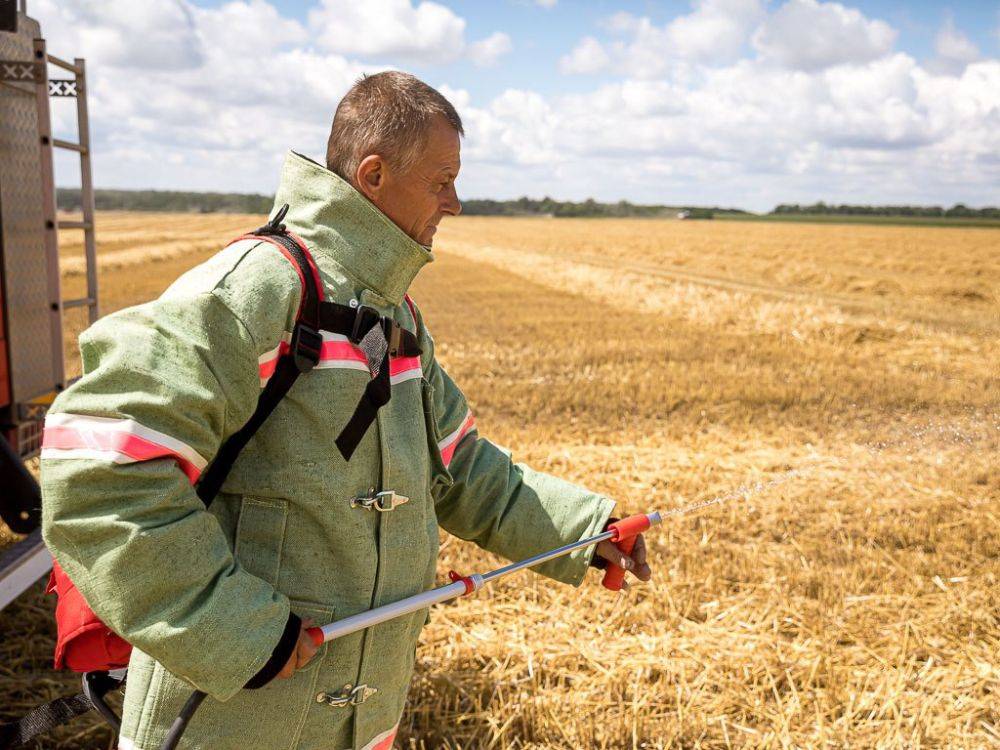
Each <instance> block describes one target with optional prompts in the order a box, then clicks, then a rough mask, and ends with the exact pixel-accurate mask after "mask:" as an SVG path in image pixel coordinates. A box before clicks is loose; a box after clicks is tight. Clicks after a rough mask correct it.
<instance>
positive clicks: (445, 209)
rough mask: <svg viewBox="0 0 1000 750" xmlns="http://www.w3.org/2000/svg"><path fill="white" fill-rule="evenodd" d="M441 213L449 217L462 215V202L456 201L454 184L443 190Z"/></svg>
mask: <svg viewBox="0 0 1000 750" xmlns="http://www.w3.org/2000/svg"><path fill="white" fill-rule="evenodd" d="M441 212H442V213H446V214H448V215H450V216H458V215H459V214H460V213H462V202H461V201H460V200H459V199H458V191H456V190H455V183H451V184H450V185H449V186H448V188H447V189H446V190H445V194H444V199H443V200H442V202H441Z"/></svg>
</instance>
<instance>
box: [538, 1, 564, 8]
mask: <svg viewBox="0 0 1000 750" xmlns="http://www.w3.org/2000/svg"><path fill="white" fill-rule="evenodd" d="M558 2H559V0H535V4H536V5H539V6H541V7H543V8H554V7H556V3H558Z"/></svg>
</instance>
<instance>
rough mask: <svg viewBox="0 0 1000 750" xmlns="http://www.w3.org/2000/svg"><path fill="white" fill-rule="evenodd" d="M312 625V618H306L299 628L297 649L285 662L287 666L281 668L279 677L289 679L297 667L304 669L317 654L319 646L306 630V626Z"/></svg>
mask: <svg viewBox="0 0 1000 750" xmlns="http://www.w3.org/2000/svg"><path fill="white" fill-rule="evenodd" d="M310 627H312V620H309V619H306V620H303V621H302V625H301V626H300V628H299V640H298V641H297V642H296V644H295V650H294V651H292V655H291V656H290V657H288V661H287V662H285V666H284V667H282V668H281V671H280V672H278V675H277V676H278V678H279V679H282V680H287V679H288V678H289V677H291V676H292V675H293V674H295V671H296V670H297V669H302V668H303V667H304V666H305V665H306V664H308V663H309V660H310V659H312V658H313V656H315V655H316V652H317V651H318V650H319V647H318V646H317V645H316V644H315V643H313V639H312V638H311V637H310V636H309V634H308V633H307V632H306V628H310Z"/></svg>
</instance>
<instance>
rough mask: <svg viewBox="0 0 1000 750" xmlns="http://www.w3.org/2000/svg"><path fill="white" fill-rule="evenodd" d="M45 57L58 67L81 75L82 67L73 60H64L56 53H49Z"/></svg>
mask: <svg viewBox="0 0 1000 750" xmlns="http://www.w3.org/2000/svg"><path fill="white" fill-rule="evenodd" d="M45 59H46V60H48V61H49V62H50V63H52V64H53V65H55V66H56V67H57V68H62V69H63V70H68V71H69V72H70V73H76V74H77V75H80V68H79V67H77V66H76V65H74V64H73V63H71V62H66V61H65V60H62V59H60V58H58V57H56V56H55V55H48V54H47V55H45Z"/></svg>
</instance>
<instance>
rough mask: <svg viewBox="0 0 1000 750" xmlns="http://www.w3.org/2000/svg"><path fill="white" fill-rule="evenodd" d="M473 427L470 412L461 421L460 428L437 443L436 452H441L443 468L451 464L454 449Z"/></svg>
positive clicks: (474, 425) (473, 422) (474, 422)
mask: <svg viewBox="0 0 1000 750" xmlns="http://www.w3.org/2000/svg"><path fill="white" fill-rule="evenodd" d="M475 427H476V420H475V418H474V417H473V416H472V411H471V410H470V411H468V412H467V413H466V415H465V419H463V420H462V424H461V426H460V427H459V428H458V429H457V430H455V431H454V432H453V433H451V434H450V435H448V436H447V437H445V438H444V439H443V440H442V441H441V442H440V443H438V450H439V451H441V460H442V461H443V462H444V465H445V466H448V464H450V463H451V459H452V456H454V455H455V449H456V448H457V447H458V444H459V443H461V442H462V438H464V437H465V436H466V435H468V434H469V432H471V431H472V430H474V429H475Z"/></svg>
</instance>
